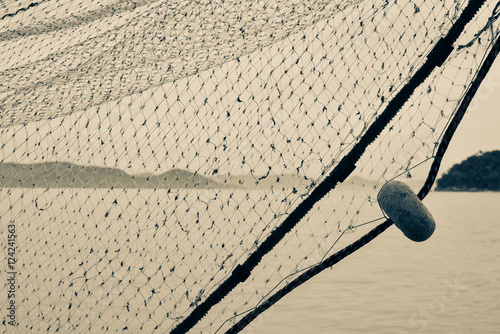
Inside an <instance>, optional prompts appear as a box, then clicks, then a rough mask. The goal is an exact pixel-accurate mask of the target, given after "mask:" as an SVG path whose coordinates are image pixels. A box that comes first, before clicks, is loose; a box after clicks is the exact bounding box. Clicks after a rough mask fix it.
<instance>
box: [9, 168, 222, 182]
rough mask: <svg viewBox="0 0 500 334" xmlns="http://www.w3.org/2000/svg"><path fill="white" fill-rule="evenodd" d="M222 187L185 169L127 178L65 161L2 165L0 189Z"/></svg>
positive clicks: (117, 171)
mask: <svg viewBox="0 0 500 334" xmlns="http://www.w3.org/2000/svg"><path fill="white" fill-rule="evenodd" d="M220 186H221V185H220V184H219V183H218V182H217V181H215V180H213V179H211V178H208V177H205V176H203V175H199V174H196V173H193V172H190V171H187V170H182V169H172V170H169V171H167V172H165V173H162V174H141V175H130V174H128V173H126V172H124V171H122V170H120V169H117V168H109V167H97V166H80V165H76V164H72V163H67V162H46V163H37V164H19V163H1V164H0V187H3V188H16V187H30V188H33V187H35V188H194V187H198V188H214V187H220Z"/></svg>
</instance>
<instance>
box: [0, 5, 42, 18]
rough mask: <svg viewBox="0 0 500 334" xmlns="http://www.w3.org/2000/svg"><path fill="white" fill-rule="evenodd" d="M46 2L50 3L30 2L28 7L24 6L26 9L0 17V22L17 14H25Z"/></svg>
mask: <svg viewBox="0 0 500 334" xmlns="http://www.w3.org/2000/svg"><path fill="white" fill-rule="evenodd" d="M46 1H50V0H42V1H38V2H32V3H30V4H29V5H28V6H26V7H23V8H19V9H18V10H17V11H15V12H14V13H7V14H5V15H4V16H2V17H1V18H0V20H3V19H5V18H7V17H13V16H16V15H17V14H19V13H21V12H25V11H27V10H28V9H30V8H33V7H36V6H38V5H39V4H41V3H42V2H46Z"/></svg>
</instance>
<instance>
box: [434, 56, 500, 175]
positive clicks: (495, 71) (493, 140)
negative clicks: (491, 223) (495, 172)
mask: <svg viewBox="0 0 500 334" xmlns="http://www.w3.org/2000/svg"><path fill="white" fill-rule="evenodd" d="M491 150H500V59H498V58H497V59H496V61H495V63H494V64H493V67H492V68H491V69H490V72H489V73H488V76H487V77H486V78H485V80H484V81H483V83H482V85H481V87H480V89H479V91H478V93H477V94H476V96H475V97H474V100H473V102H472V104H471V106H470V108H469V110H468V111H467V114H466V116H465V118H464V119H463V121H462V123H460V126H459V127H458V130H457V132H456V133H455V135H454V137H453V139H452V141H451V143H450V146H449V148H448V151H447V152H446V155H445V158H444V160H443V163H442V170H441V171H444V170H447V169H449V168H450V167H451V166H452V165H453V164H455V163H457V162H460V161H462V160H464V159H466V158H467V157H468V156H470V155H472V154H475V153H477V152H478V151H491Z"/></svg>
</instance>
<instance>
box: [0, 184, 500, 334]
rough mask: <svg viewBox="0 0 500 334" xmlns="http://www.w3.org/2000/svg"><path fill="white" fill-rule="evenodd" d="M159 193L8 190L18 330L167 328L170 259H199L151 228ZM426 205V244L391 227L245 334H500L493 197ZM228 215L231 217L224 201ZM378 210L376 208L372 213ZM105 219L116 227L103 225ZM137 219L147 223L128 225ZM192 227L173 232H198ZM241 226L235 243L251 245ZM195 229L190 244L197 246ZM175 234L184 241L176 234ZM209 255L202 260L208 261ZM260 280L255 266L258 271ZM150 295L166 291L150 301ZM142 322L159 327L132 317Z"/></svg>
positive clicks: (436, 196) (498, 239) (4, 206)
mask: <svg viewBox="0 0 500 334" xmlns="http://www.w3.org/2000/svg"><path fill="white" fill-rule="evenodd" d="M164 191H165V190H159V191H156V192H154V191H153V190H145V191H140V192H138V191H137V190H130V191H126V192H120V193H119V194H120V196H119V198H118V200H117V201H114V200H113V198H115V195H116V194H115V193H114V192H113V191H109V190H108V191H106V190H102V194H100V195H99V196H96V193H98V192H96V191H93V190H81V189H80V190H77V189H65V190H64V189H51V190H40V189H33V190H32V191H31V192H30V191H28V192H26V191H24V190H22V189H12V190H9V191H8V192H7V191H3V193H2V202H1V206H0V209H1V217H2V226H4V225H5V224H7V223H8V222H7V220H8V219H7V218H6V217H8V216H9V215H10V216H11V217H12V220H13V221H15V222H16V224H17V227H18V240H19V242H18V247H19V252H20V253H19V254H20V258H21V261H20V262H19V263H18V269H19V286H18V289H19V291H18V303H20V302H21V301H22V305H20V307H19V309H18V314H17V316H18V318H19V321H20V323H21V324H20V326H19V327H18V328H17V329H18V331H17V332H18V333H24V332H30V331H35V332H36V331H38V332H40V331H42V332H47V333H50V332H55V331H56V329H59V332H68V333H70V332H74V333H100V332H102V331H105V330H106V327H108V328H109V330H110V331H111V332H114V331H115V330H117V328H122V325H123V324H127V325H128V331H129V332H130V333H134V332H139V331H140V328H141V327H142V328H143V329H142V332H144V333H146V332H148V331H150V330H152V328H153V327H151V326H150V325H152V324H154V323H161V322H162V321H166V320H165V318H164V317H165V314H166V312H169V311H170V310H169V309H166V307H167V301H168V298H167V297H168V296H167V297H165V296H163V297H161V296H160V295H161V294H163V293H164V292H165V291H166V290H165V289H167V288H169V289H170V287H171V286H173V285H175V284H177V283H175V284H174V282H172V281H171V279H172V275H170V276H168V275H167V274H165V273H164V272H162V270H168V269H169V267H168V263H167V262H168V261H170V260H172V261H173V262H175V263H176V266H177V270H179V268H181V267H182V266H185V268H184V269H185V270H190V269H191V268H193V266H194V263H187V262H186V261H184V263H183V262H182V261H180V260H179V259H176V256H177V255H179V256H181V255H182V254H176V248H175V245H176V243H177V242H178V243H179V244H180V243H181V242H182V241H186V240H177V241H176V240H173V239H172V236H171V237H170V239H169V238H166V237H165V236H164V235H162V234H161V233H160V232H162V233H164V232H166V231H167V230H168V229H171V228H172V227H168V228H167V227H163V228H162V227H160V228H159V229H157V228H154V224H155V221H154V219H153V218H152V217H163V215H164V214H163V213H164V212H170V211H172V210H171V208H169V207H168V205H171V204H169V202H171V197H172V196H173V195H168V196H167V195H166V194H164V193H162V192H164ZM23 192H24V195H22V196H24V199H23V198H22V197H21V193H23ZM54 194H56V195H54ZM215 194H216V193H215V192H212V193H210V194H207V193H204V194H203V195H200V194H198V195H197V196H195V197H194V198H191V199H190V198H188V197H185V200H184V201H183V205H184V206H185V207H182V208H181V207H177V210H178V211H179V214H186V212H187V211H186V210H187V209H188V208H189V207H192V206H193V205H195V203H194V202H193V203H191V202H190V201H191V200H192V201H195V200H197V198H199V197H200V196H201V197H203V196H209V197H210V196H214V195H215ZM138 195H140V196H138ZM30 196H31V197H34V198H35V197H36V198H37V201H36V202H35V201H32V200H31V199H30ZM221 196H222V195H221ZM252 196H253V195H252ZM101 202H106V203H107V204H106V205H104V206H103V205H101ZM214 202H217V201H214ZM224 202H225V203H229V202H227V199H225V200H224ZM250 202H252V203H253V204H251V205H254V204H255V203H257V201H253V200H252V201H250ZM424 203H425V204H426V205H427V207H428V208H429V210H430V211H431V212H432V214H433V215H434V218H435V220H436V223H437V228H436V232H435V233H434V235H433V236H432V237H431V238H430V239H429V240H427V241H425V242H423V243H415V242H412V241H410V240H408V239H407V238H406V237H404V235H403V234H402V233H401V232H400V231H399V230H398V229H397V228H396V227H395V226H392V227H390V228H389V229H388V230H387V231H386V232H384V233H383V234H382V235H381V236H379V237H378V238H376V239H375V240H374V241H373V242H371V243H370V244H368V245H367V246H365V247H364V248H362V249H361V250H359V251H358V252H356V253H354V254H353V255H351V256H349V257H348V258H346V259H344V260H342V261H341V262H340V263H338V264H337V265H335V266H334V267H333V269H327V270H326V271H324V272H322V273H321V274H319V275H318V276H316V277H315V278H313V279H311V280H310V281H309V282H307V283H305V284H303V285H302V286H300V287H299V288H297V289H296V290H294V291H293V292H292V293H290V294H289V295H288V296H286V297H285V298H284V299H283V300H281V301H280V302H279V303H277V304H276V305H275V306H273V307H272V308H270V309H269V310H267V311H266V312H264V313H263V314H262V315H260V316H259V317H258V318H257V319H256V320H255V321H254V322H252V323H251V324H250V325H249V326H248V327H247V328H246V329H245V330H244V333H264V334H265V333H349V334H350V333H397V334H407V333H500V320H498V313H499V311H500V259H499V255H500V224H499V223H500V206H499V204H500V193H490V192H477V193H459V192H431V193H430V194H429V195H428V196H427V197H426V199H425V201H424ZM82 208H84V210H82ZM94 208H96V209H94ZM166 208H167V209H166ZM225 208H226V209H227V210H230V211H231V210H232V208H231V205H228V206H226V207H225ZM201 209H203V208H201ZM263 209H265V206H264V207H263ZM329 209H330V208H328V207H325V209H324V210H329ZM373 209H374V211H377V210H379V209H378V208H377V207H376V205H374V208H373ZM59 210H64V211H65V212H66V215H65V217H64V218H62V217H58V216H57V212H58V211H59ZM85 210H92V211H89V212H86V211H85ZM158 210H159V211H158ZM209 210H213V213H216V212H217V213H219V214H221V215H223V214H226V215H227V214H233V215H234V214H240V215H241V217H239V218H238V217H236V220H243V218H248V220H251V218H252V217H246V215H245V214H244V212H245V209H244V208H243V207H242V206H240V208H239V210H237V211H236V213H234V212H232V213H231V212H226V213H224V212H221V209H220V206H218V205H216V207H214V208H209ZM321 210H323V209H320V212H318V214H319V215H321ZM84 211H85V212H84ZM157 211H158V212H157ZM181 211H182V212H181ZM200 211H202V210H200ZM257 211H260V210H257ZM138 212H139V213H140V214H139V216H137V213H138ZM13 213H14V214H13ZM271 213H272V212H271ZM190 214H193V215H194V216H193V218H195V217H196V215H195V214H194V213H193V212H191V213H190ZM328 215H329V213H327V212H324V216H328ZM100 216H106V217H107V219H108V220H107V221H113V223H112V224H109V225H106V226H99V225H98V224H99V221H100V219H99V217H100ZM30 217H31V218H30ZM96 217H97V218H96ZM368 218H369V217H368V216H367V217H363V219H368ZM6 219H7V220H6ZM62 219H64V221H63V220H62ZM137 221H139V222H142V223H140V224H136V225H134V222H137ZM192 221H193V224H194V222H195V219H193V220H192ZM40 222H43V224H39V223H40ZM156 223H157V222H156ZM310 223H311V224H316V222H315V221H314V220H312V221H311V222H310ZM194 226H195V225H193V226H176V227H175V228H177V229H179V228H182V229H185V230H186V231H187V230H191V231H193V227H194ZM218 228H220V226H219V227H218ZM212 230H215V231H219V232H217V233H226V232H227V231H225V230H223V229H215V228H213V229H212ZM243 230H244V229H243ZM243 230H242V231H241V233H243V237H242V239H248V238H245V235H244V234H245V233H246V232H244V231H243ZM196 233H198V232H196V231H193V232H192V234H191V235H190V236H189V237H190V238H194V239H196ZM164 234H165V233H164ZM299 234H300V233H299ZM173 235H175V234H173ZM178 235H183V234H182V232H180V231H178ZM248 235H249V234H246V236H248ZM359 236H360V235H359ZM184 237H186V236H184ZM205 237H206V236H205ZM194 239H193V240H192V241H193V245H194V244H197V242H196V240H194ZM299 239H300V237H299ZM247 242H248V241H247ZM219 246H220V245H219ZM292 246H293V247H295V246H294V245H293V244H289V245H288V248H293V247H292ZM35 248H36V249H35ZM225 248H229V246H228V245H226V247H225ZM80 250H83V251H84V252H81V251H80ZM233 252H234V251H233ZM277 254H279V252H278V253H277ZM288 255H290V254H284V258H283V259H285V258H286V257H287V256H288ZM209 256H210V254H208V255H207V256H206V257H205V259H204V260H206V261H209V260H210V258H209ZM166 258H167V260H166ZM278 260H280V259H278ZM159 265H162V268H163V269H162V270H158V266H159ZM130 268H132V269H130ZM138 268H142V269H138ZM136 269H137V270H136ZM181 269H183V268H181ZM264 274H265V273H263V272H259V270H258V268H256V270H255V272H254V273H253V275H256V276H257V277H258V276H259V275H264ZM4 276H5V275H4ZM192 276H193V275H192ZM163 277H169V281H168V282H165V281H164V280H163ZM179 279H182V277H181V278H179ZM189 279H192V277H190V278H188V280H189ZM120 282H121V283H120ZM123 283H125V284H123ZM188 283H189V282H188ZM188 283H186V284H187V285H189V284H188ZM187 285H186V286H187ZM124 286H125V287H124ZM183 286H184V285H182V286H181V288H179V289H178V290H179V291H181V290H183V289H182V288H183ZM151 288H154V289H156V291H159V292H161V293H157V294H155V295H154V296H151V294H149V292H150V290H151ZM167 290H168V289H167ZM4 292H5V291H2V294H3V295H4ZM75 292H76V293H77V294H75ZM181 292H182V293H184V292H185V291H181ZM251 293H252V292H251V291H250V294H251ZM39 296H45V297H44V298H42V299H40V298H39ZM176 298H178V297H176ZM2 299H3V297H2ZM144 300H147V301H148V307H144V305H143V303H144ZM160 300H161V301H162V303H160ZM125 301H130V302H131V303H130V309H131V310H132V313H130V311H128V310H127V311H125V310H124V307H123V305H124V304H125ZM141 302H142V305H141ZM2 305H5V304H4V303H3V302H2ZM158 305H162V306H161V307H158ZM216 308H217V307H216ZM216 308H215V309H216ZM136 313H137V316H136V317H134V316H133V314H136ZM2 314H3V312H2ZM149 316H152V317H153V320H154V321H150V323H146V324H144V323H141V322H140V321H135V320H138V319H148V317H149ZM121 319H123V323H122V322H121V321H122V320H121ZM134 319H135V320H134ZM75 324H78V326H76V327H75ZM101 324H102V326H101ZM88 328H91V329H90V330H88ZM7 329H8V328H7V327H3V330H2V331H4V330H7ZM213 329H214V328H211V331H213ZM199 330H200V329H199V328H198V329H197V331H199ZM8 332H12V331H8Z"/></svg>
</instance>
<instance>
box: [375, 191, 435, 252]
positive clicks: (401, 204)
mask: <svg viewBox="0 0 500 334" xmlns="http://www.w3.org/2000/svg"><path fill="white" fill-rule="evenodd" d="M377 201H378V203H379V205H380V208H381V209H382V210H383V211H384V212H385V213H386V215H387V216H388V217H389V218H390V219H391V220H392V221H393V222H394V225H396V226H397V227H398V228H399V229H400V230H401V231H402V232H403V234H404V235H405V236H407V237H408V238H409V239H410V240H413V241H417V242H420V241H424V240H427V239H428V238H429V237H430V236H431V235H432V233H434V230H435V229H436V223H435V221H434V218H433V217H432V215H431V213H430V212H429V210H428V209H427V208H426V207H425V206H424V204H423V203H422V201H421V200H420V199H419V198H418V197H417V195H416V194H415V193H414V192H413V190H412V189H411V188H410V187H409V186H407V185H406V184H404V183H403V182H400V181H390V182H388V183H386V184H385V185H384V186H383V187H382V189H380V191H379V193H378V195H377Z"/></svg>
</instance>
